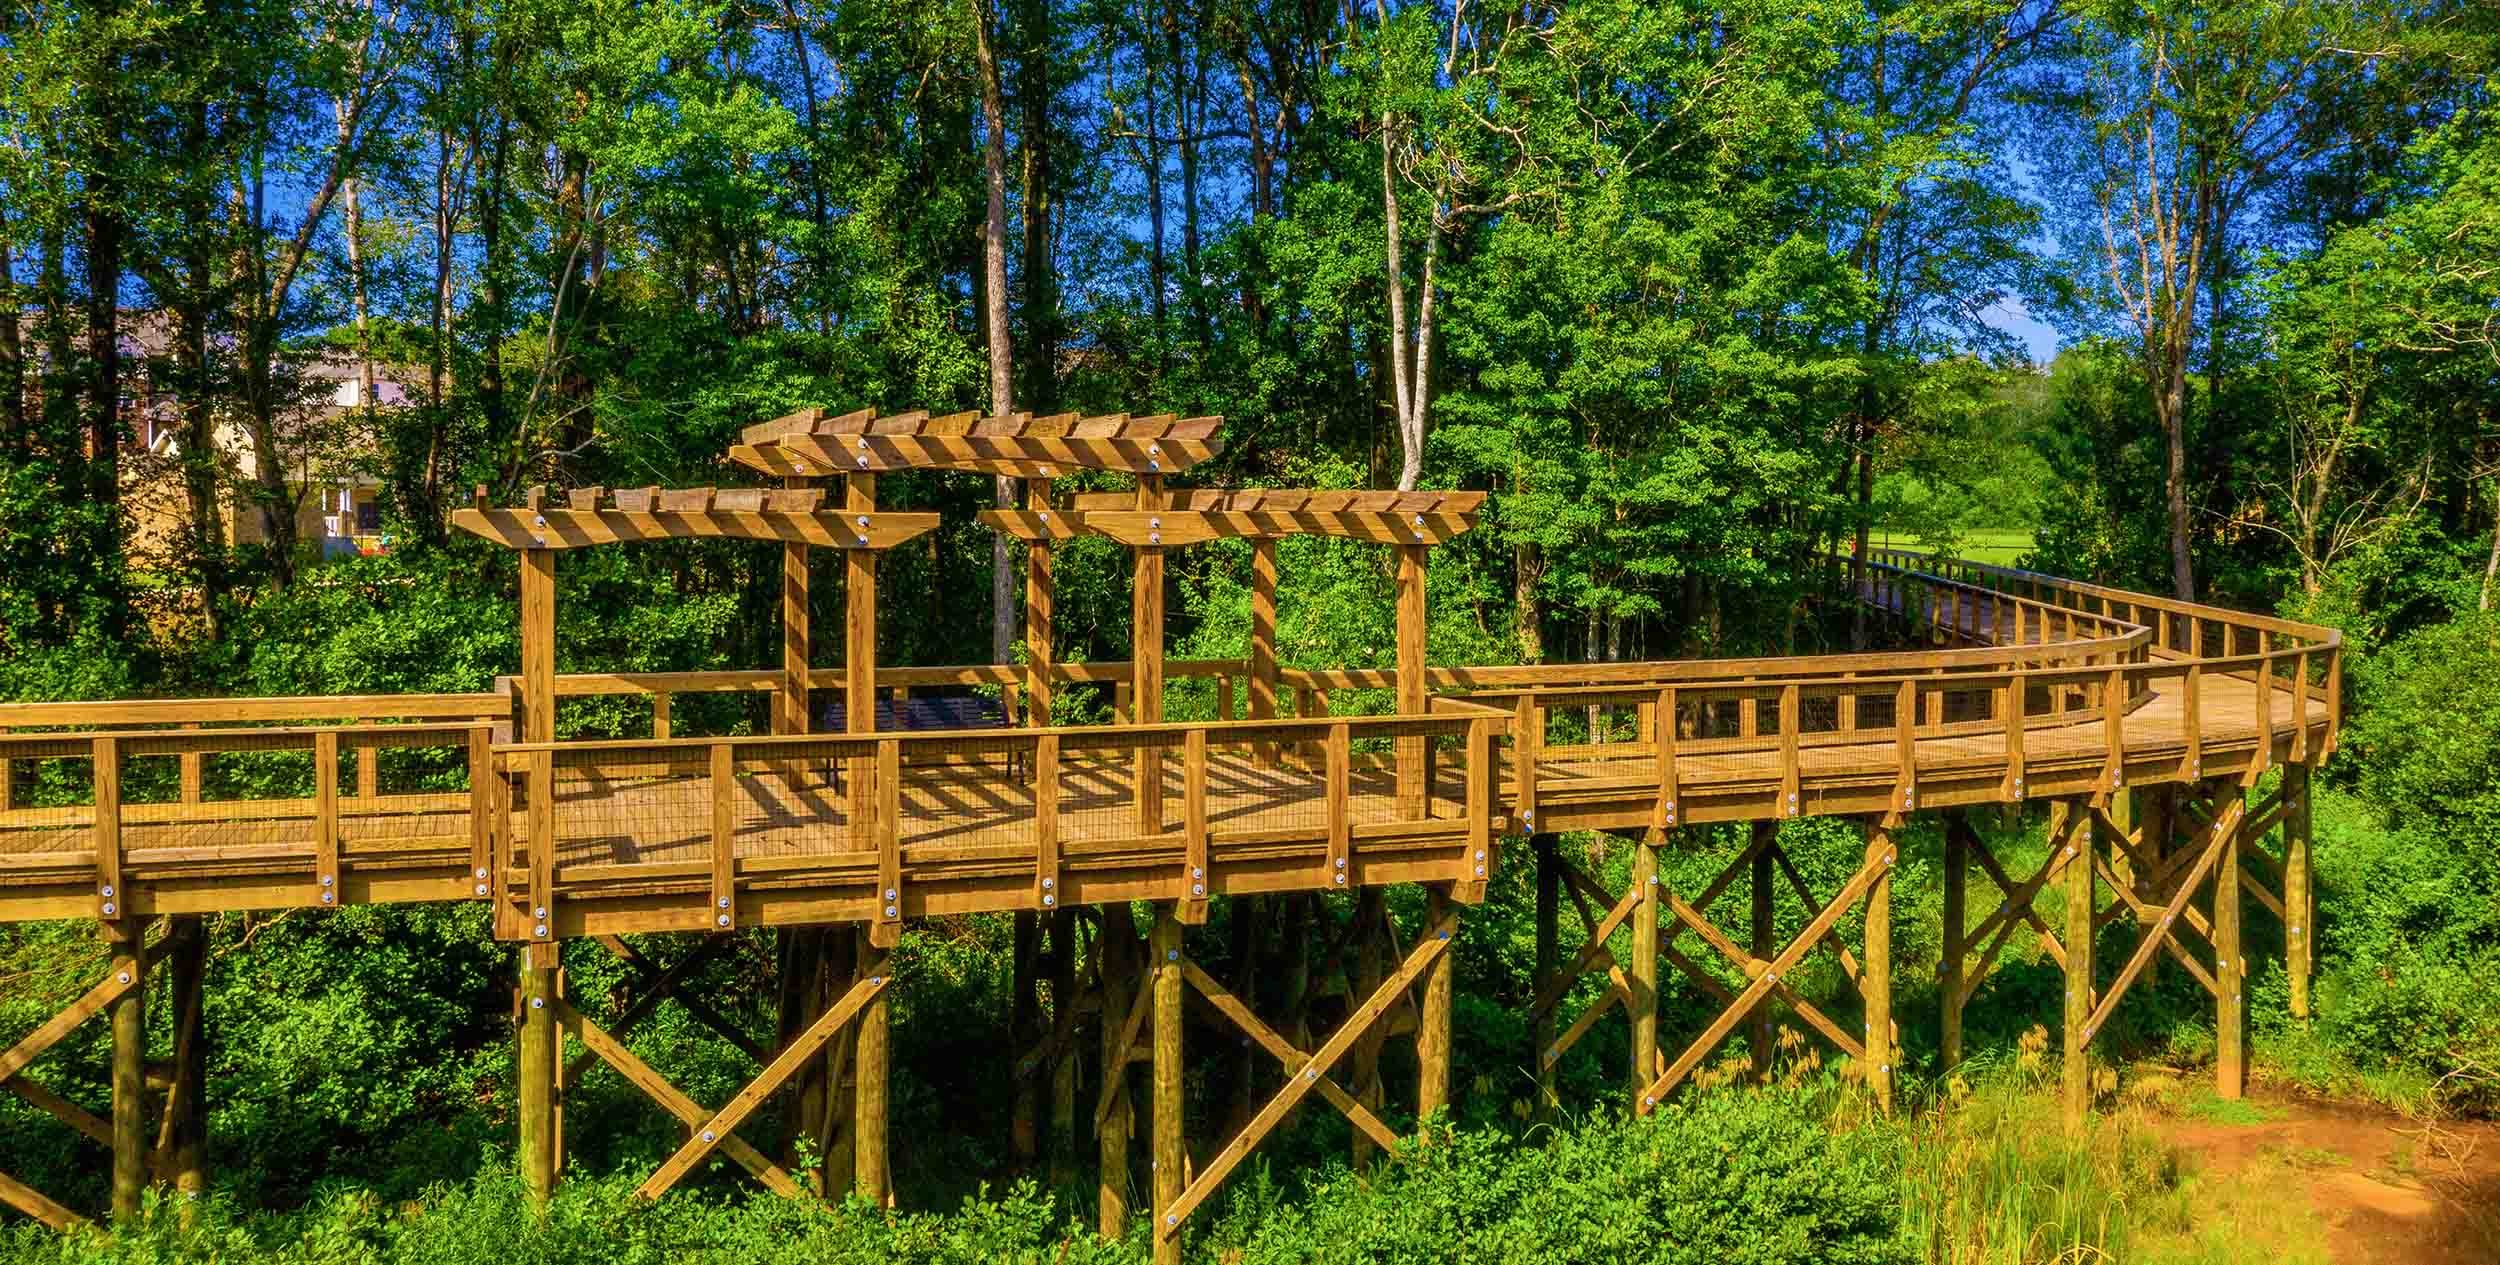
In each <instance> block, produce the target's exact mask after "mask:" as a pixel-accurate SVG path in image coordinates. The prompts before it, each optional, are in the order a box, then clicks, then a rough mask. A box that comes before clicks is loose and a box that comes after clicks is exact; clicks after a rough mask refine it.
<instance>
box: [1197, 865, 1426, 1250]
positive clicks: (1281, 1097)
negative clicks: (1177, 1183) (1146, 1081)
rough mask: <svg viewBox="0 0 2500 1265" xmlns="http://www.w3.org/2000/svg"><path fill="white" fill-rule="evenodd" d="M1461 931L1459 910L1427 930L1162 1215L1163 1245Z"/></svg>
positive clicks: (1199, 1171) (1315, 1086)
mask: <svg viewBox="0 0 2500 1265" xmlns="http://www.w3.org/2000/svg"><path fill="white" fill-rule="evenodd" d="M1457 925H1458V914H1457V911H1456V910H1454V909H1453V910H1445V911H1443V913H1442V915H1441V916H1440V917H1439V918H1438V919H1435V920H1434V921H1433V922H1432V924H1431V925H1429V926H1427V927H1426V928H1425V929H1424V933H1423V935H1421V936H1419V937H1418V938H1417V939H1416V941H1415V947H1414V948H1413V949H1410V950H1408V952H1407V954H1406V958H1405V960H1404V961H1402V962H1400V963H1399V964H1398V969H1397V970H1395V971H1393V972H1391V973H1390V974H1389V977H1388V978H1387V979H1384V980H1382V981H1381V982H1380V985H1379V987H1377V988H1374V989H1373V990H1372V994H1371V996H1369V997H1367V998H1365V999H1364V1000H1363V1003H1362V1004H1361V1005H1360V1006H1357V1007H1356V1008H1355V1009H1354V1012H1353V1013H1352V1014H1349V1015H1347V1016H1346V1019H1345V1022H1344V1023H1342V1024H1340V1025H1338V1027H1337V1031H1336V1032H1335V1033H1334V1034H1332V1035H1331V1036H1330V1037H1329V1038H1328V1040H1327V1041H1326V1042H1325V1043H1323V1044H1322V1045H1321V1046H1320V1047H1319V1049H1317V1050H1315V1051H1313V1052H1312V1054H1311V1057H1310V1059H1309V1061H1307V1062H1305V1063H1304V1064H1303V1065H1302V1071H1301V1074H1299V1075H1296V1076H1289V1077H1286V1078H1285V1083H1284V1086H1283V1087H1282V1088H1280V1089H1278V1090H1277V1091H1276V1093H1275V1095H1274V1096H1273V1097H1271V1098H1269V1099H1268V1100H1267V1105H1266V1106H1263V1107H1261V1108H1260V1109H1259V1113H1258V1114H1257V1115H1255V1116H1253V1117H1251V1119H1250V1123H1248V1124H1246V1125H1244V1126H1242V1129H1241V1132H1240V1133H1237V1134H1235V1135H1234V1136H1233V1140H1232V1141H1231V1142H1229V1143H1226V1144H1225V1147H1224V1149H1223V1150H1222V1151H1221V1152H1218V1153H1217V1154H1216V1156H1215V1158H1213V1159H1211V1160H1209V1161H1208V1162H1207V1165H1206V1167H1204V1168H1202V1169H1200V1170H1198V1176H1197V1178H1196V1180H1194V1181H1192V1182H1190V1183H1189V1186H1188V1188H1187V1189H1185V1190H1183V1191H1182V1192H1181V1196H1180V1198H1178V1199H1176V1200H1174V1201H1172V1203H1171V1204H1169V1205H1167V1206H1165V1207H1163V1208H1159V1209H1157V1210H1156V1214H1157V1215H1156V1219H1155V1236H1156V1237H1157V1238H1158V1239H1169V1238H1173V1237H1175V1236H1177V1235H1178V1234H1179V1233H1180V1227H1181V1223H1182V1222H1184V1221H1187V1220H1188V1219H1189V1214H1190V1213H1192V1212H1194V1211H1196V1210H1197V1208H1198V1205H1200V1204H1202V1203H1205V1202H1206V1200H1207V1197H1208V1196H1209V1195H1212V1194H1214V1193H1215V1189H1216V1187H1218V1186H1221V1185H1223V1184H1224V1179H1225V1178H1226V1177H1228V1176H1231V1174H1232V1171H1233V1169H1235V1168H1236V1167H1239V1166H1240V1164H1241V1162H1242V1161H1243V1160H1244V1159H1247V1158H1248V1157H1249V1155H1250V1153H1251V1152H1252V1151H1254V1150H1256V1149H1257V1148H1258V1145H1259V1143H1261V1142H1263V1141H1265V1140H1266V1139H1267V1135H1268V1134H1270V1133H1272V1132H1274V1131H1275V1129H1276V1126H1277V1125H1278V1124H1281V1123H1283V1121H1284V1119H1285V1117H1286V1116H1287V1115H1289V1114H1291V1113H1292V1111H1293V1109H1294V1107H1295V1106H1297V1105H1298V1104H1300V1103H1301V1101H1302V1099H1303V1098H1304V1096H1306V1095H1308V1094H1309V1093H1311V1091H1313V1090H1314V1089H1317V1088H1318V1087H1319V1079H1320V1077H1322V1076H1325V1075H1327V1074H1328V1072H1329V1070H1330V1069H1331V1068H1334V1067H1335V1066H1336V1065H1337V1063H1338V1061H1339V1060H1341V1059H1343V1058H1345V1056H1346V1055H1347V1054H1348V1053H1350V1052H1351V1051H1352V1050H1353V1049H1354V1046H1355V1043H1356V1042H1357V1041H1359V1040H1361V1039H1362V1038H1363V1036H1364V1035H1365V1034H1366V1033H1368V1032H1369V1031H1370V1030H1371V1026H1372V1024H1373V1023H1375V1022H1377V1021H1378V1020H1379V1018H1380V1016H1381V1015H1382V1014H1383V1013H1385V1012H1386V1011H1387V1010H1388V1008H1389V1006H1390V1004H1391V1003H1392V1002H1394V1001H1395V1000H1396V999H1397V998H1398V997H1400V996H1401V995H1403V994H1404V993H1405V992H1406V989H1407V986H1408V985H1410V984H1412V983H1414V982H1415V979H1416V977H1417V976H1420V975H1422V974H1423V973H1424V969H1425V968H1426V967H1429V966H1431V965H1432V963H1433V962H1434V961H1435V960H1436V959H1438V958H1439V957H1440V956H1441V955H1442V954H1443V953H1444V952H1447V951H1448V949H1449V947H1450V937H1451V935H1452V934H1453V933H1454V932H1455V931H1456V930H1457Z"/></svg>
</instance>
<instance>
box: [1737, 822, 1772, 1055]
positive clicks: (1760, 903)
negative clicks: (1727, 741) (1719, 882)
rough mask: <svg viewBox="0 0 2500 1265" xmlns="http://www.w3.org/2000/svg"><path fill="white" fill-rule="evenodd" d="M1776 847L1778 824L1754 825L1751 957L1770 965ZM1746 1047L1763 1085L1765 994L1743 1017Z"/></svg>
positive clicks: (1767, 1051) (1767, 1041) (1767, 1037)
mask: <svg viewBox="0 0 2500 1265" xmlns="http://www.w3.org/2000/svg"><path fill="white" fill-rule="evenodd" d="M1778 847H1779V823H1777V822H1773V821H1757V822H1755V823H1753V874H1752V876H1751V881H1750V883H1749V884H1748V886H1749V887H1750V888H1751V889H1752V890H1751V895H1752V897H1753V909H1752V914H1753V946H1752V947H1753V955H1754V957H1755V958H1757V959H1759V960H1761V961H1763V962H1769V961H1770V960H1771V956H1772V955H1773V954H1775V953H1778V952H1779V949H1780V946H1779V936H1778V928H1777V925H1776V923H1775V922H1774V920H1773V914H1772V908H1771V900H1772V897H1773V895H1774V894H1775V889H1774V888H1773V887H1772V882H1773V877H1774V875H1773V867H1774V866H1775V865H1777V864H1778V858H1777V857H1775V856H1773V855H1772V853H1773V852H1774V851H1776V850H1777V849H1778ZM1745 1044H1746V1046H1747V1047H1748V1049H1749V1051H1750V1052H1751V1054H1752V1055H1753V1078H1754V1079H1755V1080H1756V1081H1759V1082H1761V1083H1763V1084H1766V1085H1767V1084H1769V1083H1770V1081H1771V999H1770V997H1769V996H1768V995H1767V994H1766V995H1765V996H1763V997H1762V998H1761V999H1760V1000H1758V1001H1756V1002H1754V1004H1753V1013H1752V1014H1750V1015H1748V1016H1746V1018H1745Z"/></svg>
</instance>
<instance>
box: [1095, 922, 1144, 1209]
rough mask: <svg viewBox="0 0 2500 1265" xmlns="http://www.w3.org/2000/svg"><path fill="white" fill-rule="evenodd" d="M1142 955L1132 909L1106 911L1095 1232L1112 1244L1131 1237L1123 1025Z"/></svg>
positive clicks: (1130, 1119)
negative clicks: (1138, 956)
mask: <svg viewBox="0 0 2500 1265" xmlns="http://www.w3.org/2000/svg"><path fill="white" fill-rule="evenodd" d="M1136 953H1137V927H1136V924H1134V923H1133V922H1131V921H1130V919H1129V909H1128V906H1127V905H1126V904H1112V905H1105V906H1103V907H1102V1016H1101V1023H1100V1029H1101V1033H1102V1075H1101V1080H1100V1082H1099V1083H1100V1086H1101V1094H1102V1099H1103V1102H1104V1104H1105V1106H1104V1108H1103V1110H1102V1111H1101V1112H1100V1114H1099V1116H1098V1118H1097V1122H1096V1129H1095V1134H1094V1139H1095V1143H1096V1158H1097V1159H1098V1161H1099V1164H1098V1168H1099V1170H1100V1175H1101V1180H1100V1188H1099V1192H1098V1196H1099V1197H1098V1199H1097V1201H1096V1207H1095V1229H1096V1230H1098V1231H1099V1232H1100V1233H1101V1234H1102V1237H1104V1238H1106V1239H1118V1238H1121V1237H1123V1236H1125V1235H1126V1234H1127V1233H1128V1214H1129V1194H1130V1191H1131V1190H1132V1189H1133V1187H1132V1186H1131V1185H1130V1175H1129V1155H1128V1144H1129V1135H1130V1133H1131V1131H1132V1128H1133V1123H1132V1122H1133V1115H1132V1112H1131V1110H1130V1105H1129V1095H1128V1044H1127V1036H1128V1034H1127V1032H1126V1031H1125V1029H1123V1027H1122V1026H1121V1019H1122V1017H1124V1016H1126V1015H1127V1014H1128V1012H1129V1008H1130V1006H1131V1005H1132V1004H1133V1003H1134V1001H1135V998H1134V997H1133V995H1132V991H1131V990H1132V989H1133V988H1134V986H1135V984H1134V981H1133V980H1132V978H1131V974H1132V970H1133V968H1132V967H1131V965H1130V960H1131V959H1132V958H1133V957H1134V956H1135V955H1136Z"/></svg>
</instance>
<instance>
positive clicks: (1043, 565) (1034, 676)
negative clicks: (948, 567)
mask: <svg viewBox="0 0 2500 1265" xmlns="http://www.w3.org/2000/svg"><path fill="white" fill-rule="evenodd" d="M1024 504H1025V508H1027V509H1030V510H1037V511H1041V512H1043V513H1047V512H1049V510H1050V480H1048V479H1027V480H1025V481H1024ZM1053 596H1054V594H1053V592H1052V589H1051V575H1050V542H1049V541H1047V540H1035V541H1031V542H1028V543H1027V544H1026V545H1025V547H1024V666H1025V671H1024V677H1025V686H1024V695H1025V711H1026V714H1027V715H1029V716H1030V717H1031V718H1032V724H1034V725H1035V726H1037V727H1048V726H1049V724H1050V718H1051V698H1052V694H1051V691H1052V690H1053V689H1055V688H1056V686H1054V685H1053V684H1052V682H1051V679H1050V675H1051V672H1052V670H1053V669H1054V667H1055V666H1056V665H1055V662H1054V660H1053V658H1052V656H1053V655H1054V654H1056V653H1057V647H1056V645H1055V644H1054V638H1055V631H1054V621H1055V616H1054V615H1053V613H1052V609H1051V605H1052V598H1053Z"/></svg>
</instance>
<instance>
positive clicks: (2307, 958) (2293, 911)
mask: <svg viewBox="0 0 2500 1265" xmlns="http://www.w3.org/2000/svg"><path fill="white" fill-rule="evenodd" d="M2309 792H2310V777H2309V766H2308V765H2306V764H2294V765H2287V766H2285V768H2284V770H2283V802H2284V805H2285V808H2284V812H2283V968H2284V973H2285V974H2286V975H2288V976H2290V977H2291V980H2290V982H2291V990H2292V1017H2293V1018H2295V1019H2307V1018H2308V1017H2309V976H2310V972H2311V971H2312V970H2313V969H2314V967H2315V962H2316V958H2315V956H2314V954H2315V953H2316V941H2315V939H2314V935H2315V928H2314V927H2312V926H2311V925H2310V924H2311V920H2312V918H2313V917H2314V916H2315V914H2316V912H2317V911H2316V910H2315V909H2314V908H2312V903H2313V902H2312V898H2311V896H2310V888H2309Z"/></svg>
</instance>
